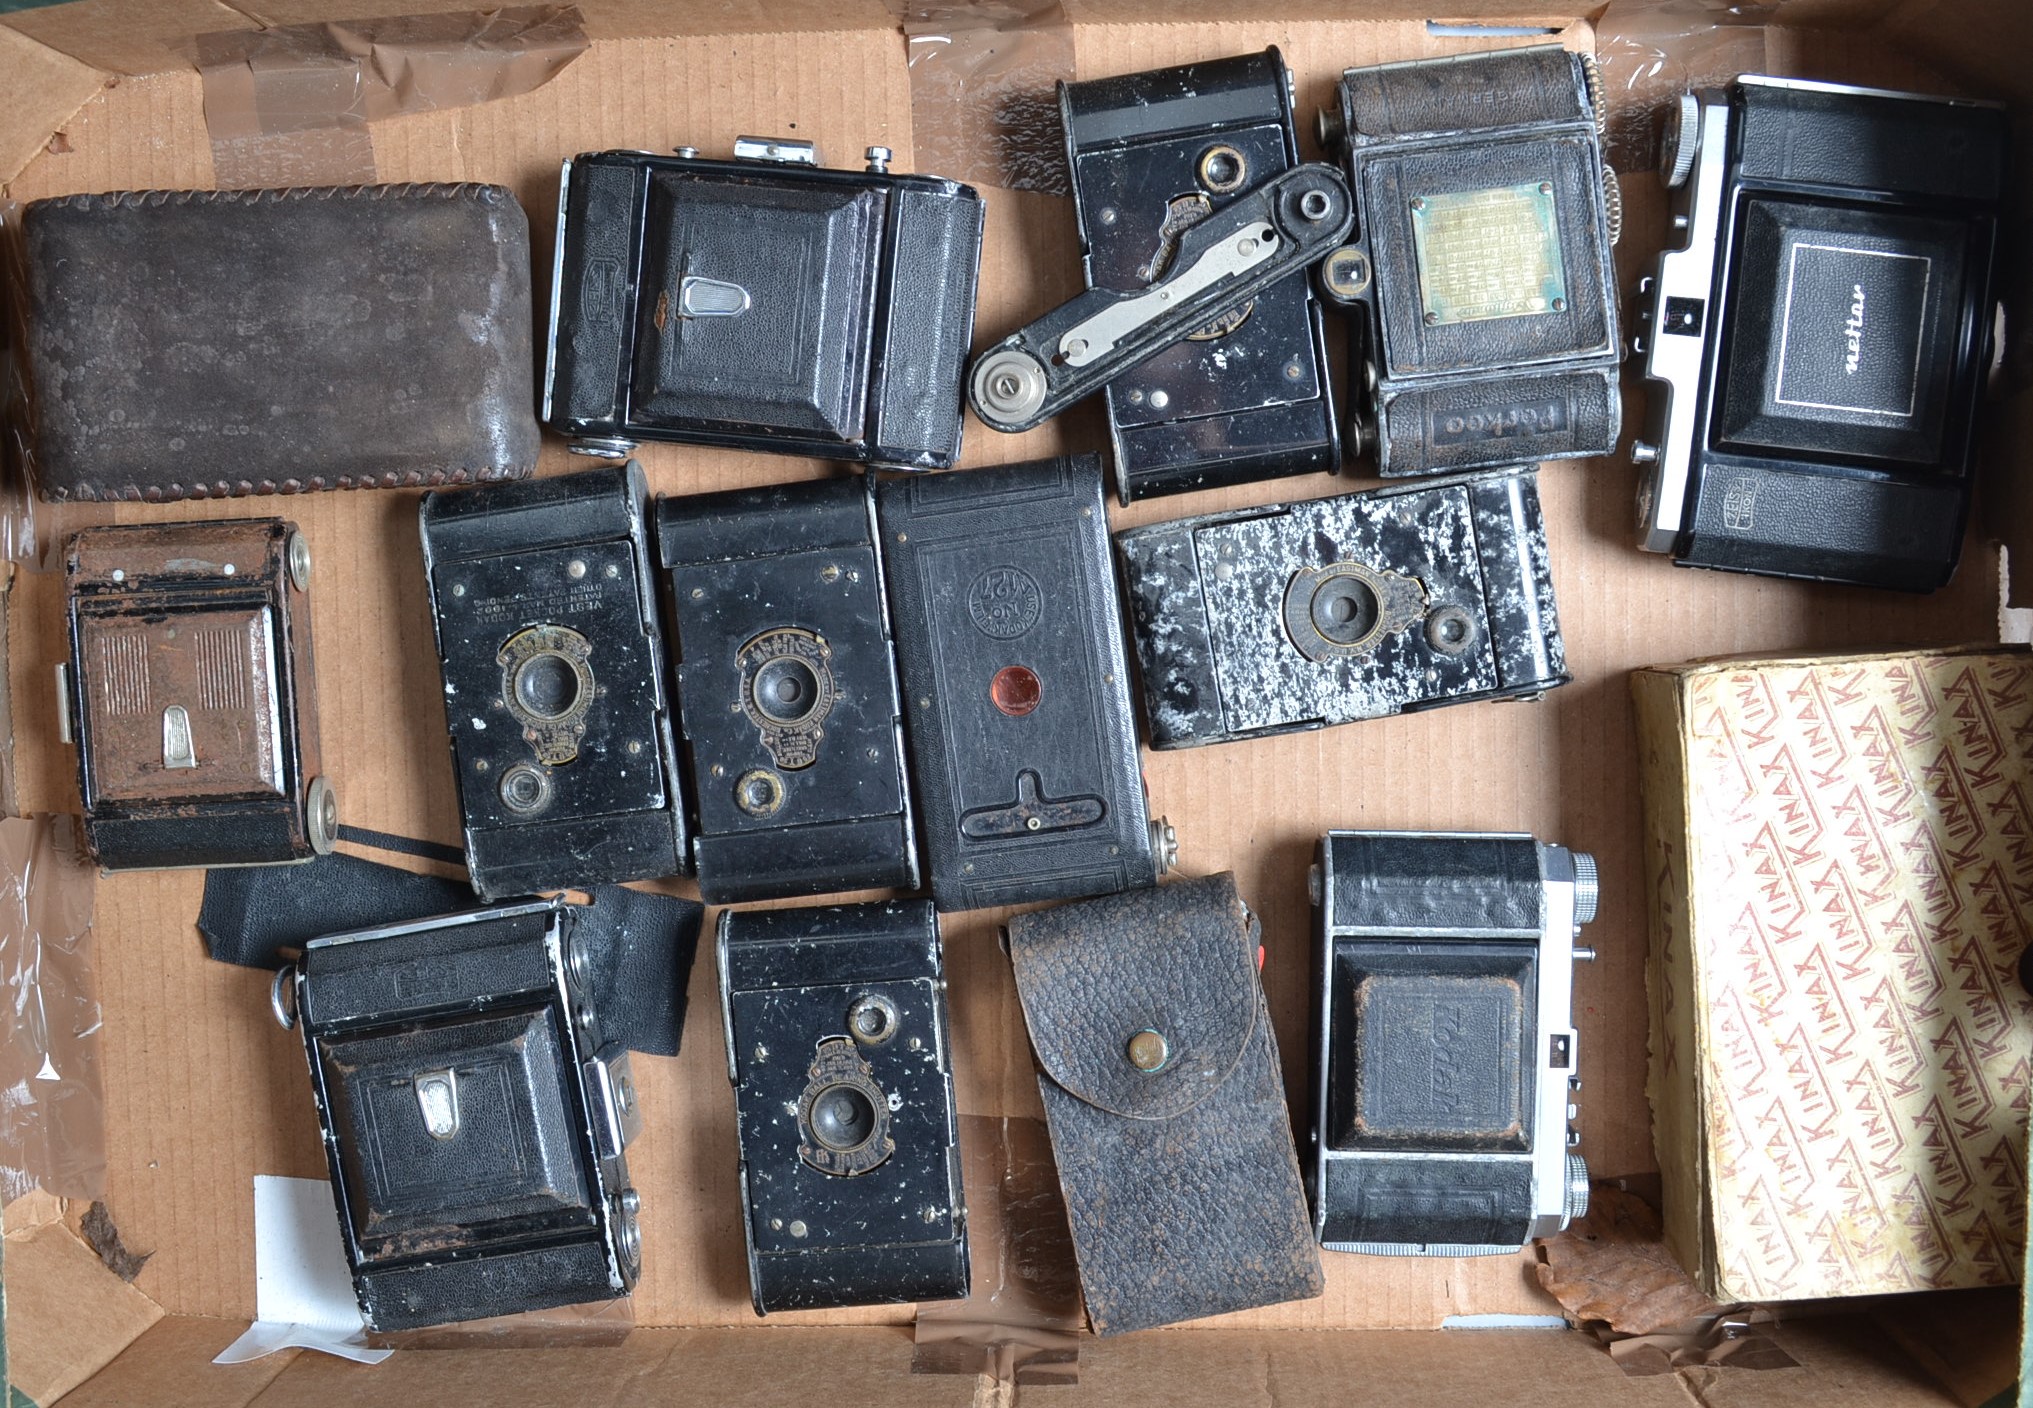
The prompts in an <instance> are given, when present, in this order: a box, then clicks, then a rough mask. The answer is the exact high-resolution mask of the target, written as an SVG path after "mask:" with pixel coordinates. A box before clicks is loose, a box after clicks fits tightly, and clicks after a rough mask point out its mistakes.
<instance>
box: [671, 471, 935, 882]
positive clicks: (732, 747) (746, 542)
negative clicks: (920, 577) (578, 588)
mask: <svg viewBox="0 0 2033 1408" xmlns="http://www.w3.org/2000/svg"><path fill="white" fill-rule="evenodd" d="M874 528H875V524H874V509H873V506H872V504H871V503H870V500H869V494H868V490H867V488H866V487H865V486H864V485H863V483H862V482H861V481H860V480H859V479H855V478H848V479H822V480H811V481H807V482H804V483H799V484H780V485H772V486H770V487H767V488H760V489H739V490H734V491H731V492H728V493H722V494H695V495H688V496H684V497H660V498H659V499H658V501H657V544H658V551H659V552H660V554H661V555H662V558H663V564H664V569H665V571H666V572H667V573H668V574H669V585H670V594H671V595H670V601H671V628H672V629H671V634H672V646H673V650H672V653H673V654H674V655H675V657H676V660H677V703H678V719H679V727H680V731H681V733H682V736H683V739H684V750H685V757H686V759H687V760H688V766H689V768H690V771H691V789H690V791H691V796H692V798H693V805H694V807H695V813H694V815H695V817H696V823H697V824H696V831H695V834H694V837H693V842H692V845H693V856H694V859H695V861H696V863H697V870H698V875H699V893H700V895H701V896H702V897H704V898H705V899H706V900H707V901H708V902H709V903H712V904H730V903H735V902H738V901H743V900H760V899H772V898H777V897H780V896H784V895H801V894H802V895H811V894H825V893H830V892H834V891H841V890H871V889H890V888H895V889H905V890H910V889H916V888H917V883H918V853H917V846H916V842H915V840H914V839H913V837H912V834H911V817H910V807H909V803H908V800H907V794H906V791H905V785H904V775H903V758H902V744H901V737H900V729H899V725H898V721H897V686H896V669H895V664H894V661H893V659H892V656H891V650H890V634H889V606H888V603H887V602H886V601H884V599H883V591H882V574H881V570H880V568H879V565H878V563H877V559H876V551H875V543H874V541H873V539H874Z"/></svg>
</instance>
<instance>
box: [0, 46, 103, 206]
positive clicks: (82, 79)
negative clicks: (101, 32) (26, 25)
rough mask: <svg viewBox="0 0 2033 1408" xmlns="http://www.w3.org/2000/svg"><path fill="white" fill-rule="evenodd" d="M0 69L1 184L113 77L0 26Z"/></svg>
mask: <svg viewBox="0 0 2033 1408" xmlns="http://www.w3.org/2000/svg"><path fill="white" fill-rule="evenodd" d="M0 73H4V74H6V75H7V78H8V97H7V102H6V103H4V104H0V183H4V182H7V181H12V180H13V179H14V178H15V177H16V176H18V175H20V174H21V171H22V168H23V167H25V166H27V165H28V163H29V162H31V161H33V160H34V159H35V155H36V153H37V152H40V151H41V150H42V149H43V148H44V147H46V146H47V145H48V144H49V141H50V138H52V137H54V136H55V135H56V134H57V131H58V130H59V129H60V128H62V127H63V125H64V124H65V123H66V122H69V121H70V120H71V117H72V115H73V114H75V113H76V112H77V110H78V109H79V108H81V107H83V106H84V105H85V104H86V103H88V102H90V101H91V100H92V98H93V97H95V96H97V94H98V92H99V90H100V89H102V88H104V87H105V86H106V85H107V84H108V83H110V82H111V81H112V80H111V79H110V78H109V77H108V76H107V75H105V74H103V73H101V72H100V71H99V70H98V69H95V68H93V67H92V66H91V65H90V64H85V63H80V62H78V61H77V60H76V59H74V58H72V57H71V56H70V55H68V54H62V53H59V52H57V51H56V50H55V49H52V48H49V47H48V46H47V45H44V44H38V43H37V42H36V41H35V40H33V39H30V38H29V37H28V36H27V35H25V34H22V33H19V32H18V31H16V30H12V29H8V28H6V27H5V26H0Z"/></svg>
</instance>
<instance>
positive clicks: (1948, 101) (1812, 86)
mask: <svg viewBox="0 0 2033 1408" xmlns="http://www.w3.org/2000/svg"><path fill="white" fill-rule="evenodd" d="M1736 81H1737V82H1738V83H1740V84H1742V85H1743V86H1745V87H1746V88H1787V89H1791V90H1792V91H1794V92H1796V93H1847V94H1849V95H1851V96H1852V97H1858V98H1903V99H1905V100H1907V101H1908V102H1914V103H1940V104H1941V105H1942V106H1944V107H1952V108H1997V109H2003V108H2004V107H2005V104H2004V103H2001V102H1996V101H1993V100H1992V99H1990V98H1951V97H1946V96H1944V95H1942V94H1940V93H1909V92H1907V91H1905V90H1904V89H1900V88H1865V87H1861V86H1859V85H1858V84H1855V83H1825V82H1823V81H1821V80H1820V79H1815V78H1779V77H1776V76H1775V75H1772V74H1769V73H1740V74H1738V75H1737V79H1736Z"/></svg>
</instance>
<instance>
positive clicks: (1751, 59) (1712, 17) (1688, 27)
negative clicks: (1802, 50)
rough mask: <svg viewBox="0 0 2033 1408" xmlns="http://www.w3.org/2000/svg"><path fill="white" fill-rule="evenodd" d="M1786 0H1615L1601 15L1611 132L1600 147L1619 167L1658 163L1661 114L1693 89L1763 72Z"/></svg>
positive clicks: (1600, 51) (1599, 48)
mask: <svg viewBox="0 0 2033 1408" xmlns="http://www.w3.org/2000/svg"><path fill="white" fill-rule="evenodd" d="M1781 6H1782V0H1610V5H1609V8H1608V9H1607V10H1605V11H1604V12H1603V14H1602V17H1601V18H1600V19H1599V20H1597V21H1596V49H1595V54H1596V61H1597V63H1598V64H1599V65H1600V66H1601V68H1602V81H1603V89H1604V97H1605V100H1606V105H1607V107H1608V109H1609V132H1608V135H1607V138H1606V140H1605V141H1604V152H1603V154H1604V155H1605V156H1606V157H1607V158H1608V160H1609V164H1610V165H1611V166H1612V167H1613V168H1615V169H1616V170H1617V171H1619V172H1624V171H1645V170H1649V169H1651V168H1652V167H1655V166H1657V165H1658V162H1659V113H1660V112H1661V110H1662V109H1663V108H1664V107H1665V106H1666V104H1668V103H1671V102H1673V101H1675V100H1676V99H1677V98H1678V97H1679V95H1680V94H1682V93H1685V92H1687V91H1688V90H1689V89H1693V88H1705V87H1714V86H1717V85H1720V84H1724V83H1727V82H1729V81H1730V80H1731V79H1733V78H1735V77H1736V76H1737V75H1738V74H1740V73H1763V72H1765V71H1767V68H1768V63H1767V58H1766V48H1765V27H1766V26H1767V25H1769V24H1772V23H1774V22H1775V21H1776V20H1777V19H1778V17H1779V12H1780V9H1781Z"/></svg>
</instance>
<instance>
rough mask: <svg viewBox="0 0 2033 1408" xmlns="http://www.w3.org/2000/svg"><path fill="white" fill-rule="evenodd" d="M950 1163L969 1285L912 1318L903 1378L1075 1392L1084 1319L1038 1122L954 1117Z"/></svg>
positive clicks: (1047, 1145) (1068, 1236)
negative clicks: (962, 1294)
mask: <svg viewBox="0 0 2033 1408" xmlns="http://www.w3.org/2000/svg"><path fill="white" fill-rule="evenodd" d="M960 1153H961V1159H962V1161H963V1168H962V1170H961V1177H962V1179H963V1180H964V1181H965V1184H966V1187H967V1224H968V1233H969V1242H970V1243H971V1245H972V1248H973V1256H972V1259H971V1260H972V1270H973V1285H972V1286H971V1287H970V1288H969V1293H968V1297H967V1299H966V1300H959V1301H943V1302H939V1303H937V1304H927V1305H923V1306H920V1307H919V1308H918V1322H917V1345H916V1350H915V1352H914V1353H913V1355H912V1359H911V1372H912V1373H914V1374H965V1375H975V1376H979V1375H987V1376H989V1377H990V1378H993V1379H994V1380H995V1381H996V1382H998V1383H999V1384H1002V1385H1005V1386H1009V1387H1010V1388H1013V1387H1015V1386H1027V1385H1032V1384H1071V1383H1075V1382H1077V1380H1078V1377H1079V1373H1080V1348H1079V1347H1080V1342H1081V1341H1082V1340H1083V1339H1085V1338H1086V1336H1085V1330H1086V1327H1087V1312H1086V1310H1085V1308H1084V1307H1083V1306H1082V1304H1081V1301H1080V1275H1079V1270H1078V1267H1077V1266H1076V1264H1075V1262H1074V1260H1073V1234H1072V1231H1071V1229H1070V1228H1069V1227H1068V1226H1067V1223H1066V1204H1065V1202H1064V1201H1063V1200H1062V1199H1061V1197H1060V1193H1059V1174H1058V1168H1057V1166H1056V1165H1055V1164H1054V1163H1053V1162H1052V1142H1051V1136H1050V1135H1049V1134H1048V1133H1047V1132H1046V1130H1045V1122H1044V1121H1043V1120H1041V1119H1012V1118H997V1117H994V1116H989V1115H962V1116H961V1117H960ZM1005 1391H1008V1389H1007V1388H1006V1390H1005Z"/></svg>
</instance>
